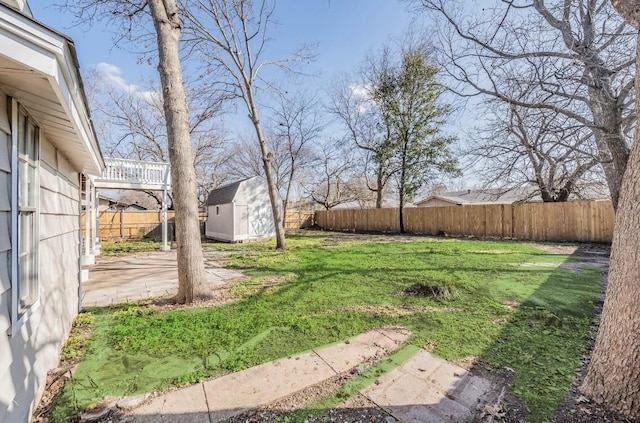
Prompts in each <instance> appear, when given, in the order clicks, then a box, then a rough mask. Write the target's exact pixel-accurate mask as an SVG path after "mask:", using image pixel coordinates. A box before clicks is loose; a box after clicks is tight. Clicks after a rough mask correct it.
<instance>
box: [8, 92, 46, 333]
mask: <svg viewBox="0 0 640 423" xmlns="http://www.w3.org/2000/svg"><path fill="white" fill-rule="evenodd" d="M21 118H23V119H24V122H26V123H27V124H28V125H29V124H30V125H32V128H33V129H32V130H33V131H34V132H35V133H33V142H34V144H33V149H30V148H29V143H30V140H25V142H26V145H27V148H26V150H27V153H26V157H25V155H24V154H22V152H21V151H20V141H21V136H24V137H26V136H27V134H28V133H29V131H28V129H27V128H28V126H27V125H25V126H24V128H22V127H21V122H20V119H21ZM22 131H24V134H23V133H22ZM41 138H42V132H41V130H40V127H39V125H38V124H37V122H35V121H34V119H33V118H32V117H31V116H30V115H29V113H28V112H27V111H26V109H25V108H24V107H22V106H21V105H20V103H19V102H18V101H17V100H16V99H15V98H12V99H11V327H10V330H11V336H14V335H16V334H17V333H18V332H19V331H20V329H21V328H22V327H23V325H24V323H25V322H26V321H27V320H29V318H30V317H31V316H32V315H33V313H34V312H35V311H36V310H37V309H38V308H39V307H40V254H39V241H40V224H39V223H40V153H41V151H40V146H41V144H42V143H41ZM30 152H32V153H33V156H34V157H33V160H30V154H29V153H30ZM25 159H26V160H25ZM21 167H24V168H26V169H27V178H26V182H27V184H28V185H27V197H28V199H29V200H28V204H26V205H22V207H21V204H20V200H21V198H20V194H19V193H20V190H21V189H22V186H21V185H22V184H21V183H20V176H21ZM30 168H32V169H33V174H32V175H31V172H29V169H30ZM30 176H33V180H30V179H29V178H30ZM29 184H31V187H32V192H29V190H28V187H29ZM31 195H32V196H33V197H31ZM31 200H33V204H31V202H30V201H31ZM21 214H22V215H26V214H28V215H29V216H30V219H31V223H30V225H29V226H30V228H29V229H30V240H29V241H28V242H29V246H28V247H29V250H30V251H29V252H28V253H27V254H28V255H27V256H26V257H27V259H30V262H29V270H30V271H32V272H33V274H34V278H35V281H33V285H34V287H33V290H34V292H35V294H34V299H33V301H32V302H31V303H30V304H28V305H26V306H24V307H22V306H21V305H20V298H19V297H20V289H19V288H20V283H21V277H22V274H23V273H22V269H21V268H20V264H19V261H20V248H21V246H22V245H23V244H22V243H21V242H22V241H21V239H20V228H19V226H20V223H21V218H20V215H21ZM25 220H26V219H25Z"/></svg>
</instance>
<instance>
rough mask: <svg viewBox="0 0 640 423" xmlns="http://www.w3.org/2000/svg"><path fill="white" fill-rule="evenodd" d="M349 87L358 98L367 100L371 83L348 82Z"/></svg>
mask: <svg viewBox="0 0 640 423" xmlns="http://www.w3.org/2000/svg"><path fill="white" fill-rule="evenodd" d="M349 89H350V90H351V92H352V93H353V95H354V96H356V98H358V100H369V91H370V90H371V85H369V84H367V85H358V84H349Z"/></svg>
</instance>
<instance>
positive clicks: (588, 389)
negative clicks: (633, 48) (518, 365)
mask: <svg viewBox="0 0 640 423" xmlns="http://www.w3.org/2000/svg"><path fill="white" fill-rule="evenodd" d="M613 5H614V6H615V7H616V9H617V10H619V12H620V14H621V15H622V16H623V17H624V18H625V19H626V20H627V22H629V23H630V24H632V25H634V26H635V27H636V28H639V29H640V8H639V7H638V2H637V1H633V0H613ZM637 45H638V46H639V47H640V34H638V36H637ZM636 68H637V69H640V59H637V62H636ZM635 84H636V90H640V79H636V81H635ZM639 111H640V101H639V100H638V98H637V97H636V113H638V112H639ZM638 180H640V131H638V128H637V127H636V133H635V142H634V144H633V148H632V150H631V155H630V156H629V162H628V164H627V170H626V173H625V174H624V178H623V181H622V189H621V191H620V202H619V206H618V212H617V214H616V225H615V230H614V234H613V243H612V248H611V264H610V270H609V276H608V284H607V292H606V297H605V302H604V307H603V310H602V318H601V323H600V328H599V330H598V335H597V338H596V343H595V349H594V351H593V356H592V358H591V362H590V364H589V367H588V369H587V374H586V376H585V380H584V383H583V385H582V391H583V392H584V393H585V394H586V395H587V396H589V397H591V398H592V399H593V400H594V401H595V402H597V403H599V404H604V405H605V406H606V407H608V408H612V409H614V410H617V411H619V412H622V413H624V414H625V415H627V416H628V417H630V419H632V420H634V421H637V420H638V419H640V390H639V389H638V386H640V357H639V355H638V351H640V333H639V332H638V327H640V289H638V282H639V281H640V260H638V251H639V250H640V237H638V231H640V211H639V210H638V204H639V203H640V185H639V184H638Z"/></svg>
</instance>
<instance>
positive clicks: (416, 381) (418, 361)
mask: <svg viewBox="0 0 640 423" xmlns="http://www.w3.org/2000/svg"><path fill="white" fill-rule="evenodd" d="M490 389H491V384H490V383H489V381H487V380H486V379H482V378H480V377H477V376H471V375H470V374H469V373H468V372H467V371H466V370H465V369H463V368H462V367H459V366H456V365H455V364H453V363H450V362H448V361H446V360H442V359H440V358H436V357H434V356H432V355H431V354H429V353H428V352H427V351H424V350H420V351H419V352H418V353H417V354H416V355H414V356H413V357H412V358H410V359H409V360H408V361H406V362H405V363H403V364H402V365H400V366H399V367H397V368H395V369H393V370H392V371H390V372H389V373H387V374H385V375H383V376H382V377H381V378H380V379H378V380H377V382H376V384H374V385H371V386H370V387H368V388H367V389H365V390H364V391H362V394H363V395H364V396H366V397H367V398H369V400H371V401H372V402H374V403H375V404H376V405H378V406H379V407H381V408H382V409H384V410H385V411H386V412H388V413H389V414H391V415H392V416H393V417H394V418H396V419H397V420H398V421H401V422H406V423H424V422H429V423H445V422H446V423H459V422H470V421H472V419H473V417H474V414H475V412H476V409H477V406H478V402H479V401H480V400H481V398H482V397H483V396H484V395H485V394H487V393H488V392H489V390H490Z"/></svg>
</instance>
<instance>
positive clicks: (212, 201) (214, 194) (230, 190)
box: [207, 176, 257, 206]
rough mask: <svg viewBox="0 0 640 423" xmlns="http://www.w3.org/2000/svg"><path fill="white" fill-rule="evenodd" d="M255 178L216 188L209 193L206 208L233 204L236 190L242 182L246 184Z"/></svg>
mask: <svg viewBox="0 0 640 423" xmlns="http://www.w3.org/2000/svg"><path fill="white" fill-rule="evenodd" d="M254 178H257V176H254V177H253V178H247V179H243V180H241V181H237V182H233V183H230V184H228V185H223V186H221V187H219V188H216V189H214V190H212V191H211V192H209V197H207V206H212V205H216V204H229V203H233V200H234V199H235V198H236V194H237V193H238V189H239V188H240V185H242V183H243V182H246V181H248V180H250V179H254Z"/></svg>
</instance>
